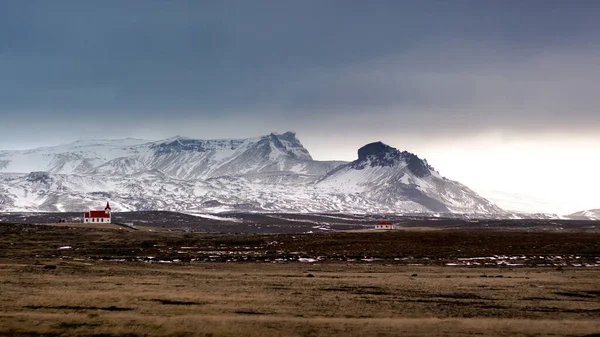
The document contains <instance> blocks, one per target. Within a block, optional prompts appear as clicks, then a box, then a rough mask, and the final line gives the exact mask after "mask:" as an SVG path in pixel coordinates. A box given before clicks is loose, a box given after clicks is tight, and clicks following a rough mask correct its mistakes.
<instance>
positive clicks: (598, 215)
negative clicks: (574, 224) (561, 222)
mask: <svg viewBox="0 0 600 337" xmlns="http://www.w3.org/2000/svg"><path fill="white" fill-rule="evenodd" d="M567 217H568V218H569V219H573V220H600V208H598V209H590V210H587V211H581V212H575V213H573V214H569V215H567Z"/></svg>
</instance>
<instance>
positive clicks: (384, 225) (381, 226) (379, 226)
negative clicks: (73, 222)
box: [375, 222, 395, 229]
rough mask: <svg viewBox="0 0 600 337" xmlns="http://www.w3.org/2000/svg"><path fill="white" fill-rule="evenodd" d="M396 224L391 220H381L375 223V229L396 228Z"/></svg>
mask: <svg viewBox="0 0 600 337" xmlns="http://www.w3.org/2000/svg"><path fill="white" fill-rule="evenodd" d="M394 228H395V227H394V224H393V223H391V222H380V223H378V224H376V225H375V229H394Z"/></svg>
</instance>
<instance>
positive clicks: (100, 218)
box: [83, 202, 111, 223]
mask: <svg viewBox="0 0 600 337" xmlns="http://www.w3.org/2000/svg"><path fill="white" fill-rule="evenodd" d="M83 222H84V223H110V222H111V216H110V204H109V203H108V202H106V207H104V210H103V211H100V210H90V211H89V212H86V213H83Z"/></svg>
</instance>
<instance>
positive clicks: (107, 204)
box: [104, 201, 111, 214]
mask: <svg viewBox="0 0 600 337" xmlns="http://www.w3.org/2000/svg"><path fill="white" fill-rule="evenodd" d="M110 211H111V209H110V204H109V203H108V201H107V202H106V207H104V213H106V214H110Z"/></svg>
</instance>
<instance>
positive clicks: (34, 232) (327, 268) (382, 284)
mask: <svg viewBox="0 0 600 337" xmlns="http://www.w3.org/2000/svg"><path fill="white" fill-rule="evenodd" d="M598 264H600V233H597V232H588V233H580V232H523V231H497V230H454V229H449V230H448V229H445V230H427V231H420V230H411V231H391V232H374V231H364V232H328V233H319V234H215V233H213V234H211V233H189V232H184V231H177V230H163V231H156V230H153V231H149V230H137V231H133V230H129V229H125V228H122V227H114V228H82V227H81V226H68V225H64V224H62V226H60V227H59V226H40V225H14V224H0V335H5V336H96V337H100V336H105V337H106V336H398V335H401V336H475V335H477V336H593V335H594V334H599V333H600V282H598V278H599V277H600V268H599V267H598Z"/></svg>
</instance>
